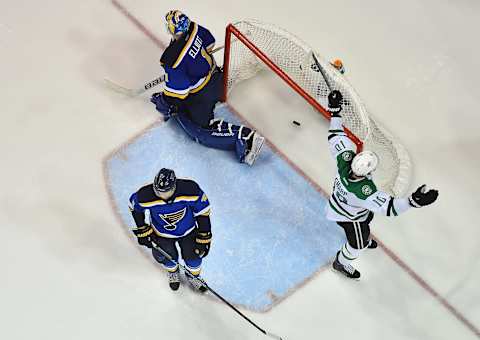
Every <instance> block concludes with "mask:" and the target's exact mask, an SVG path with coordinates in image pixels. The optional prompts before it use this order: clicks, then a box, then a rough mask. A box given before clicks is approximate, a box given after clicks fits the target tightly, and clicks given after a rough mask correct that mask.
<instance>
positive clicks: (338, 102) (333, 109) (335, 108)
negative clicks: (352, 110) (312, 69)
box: [328, 90, 343, 117]
mask: <svg viewBox="0 0 480 340" xmlns="http://www.w3.org/2000/svg"><path fill="white" fill-rule="evenodd" d="M342 99H343V96H342V93H341V92H340V91H338V90H333V91H332V92H330V93H329V94H328V112H330V114H331V115H332V117H340V111H342Z"/></svg>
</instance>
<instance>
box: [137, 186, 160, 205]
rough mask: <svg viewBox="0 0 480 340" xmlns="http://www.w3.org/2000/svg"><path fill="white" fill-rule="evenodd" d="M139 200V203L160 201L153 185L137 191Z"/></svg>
mask: <svg viewBox="0 0 480 340" xmlns="http://www.w3.org/2000/svg"><path fill="white" fill-rule="evenodd" d="M137 198H138V202H139V203H145V202H152V201H156V200H158V197H157V196H156V195H155V192H154V191H153V185H152V184H148V185H145V186H143V187H141V188H140V190H138V191H137Z"/></svg>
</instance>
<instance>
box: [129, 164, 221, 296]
mask: <svg viewBox="0 0 480 340" xmlns="http://www.w3.org/2000/svg"><path fill="white" fill-rule="evenodd" d="M129 208H130V211H131V213H132V216H133V219H134V220H135V224H136V228H134V229H133V233H134V234H135V236H136V237H137V240H138V243H139V244H140V245H142V246H145V247H148V248H152V255H153V257H154V258H155V260H157V261H158V262H159V263H161V264H162V266H163V267H164V268H165V269H166V270H167V272H168V279H169V285H170V288H171V289H172V290H177V289H178V288H179V286H180V275H179V266H178V259H179V255H178V251H177V248H176V246H175V244H176V243H178V245H179V247H180V250H181V252H182V258H183V260H184V262H185V267H186V268H187V269H188V270H189V271H190V272H191V273H192V274H193V276H192V275H189V274H188V273H186V275H187V279H188V281H189V282H190V284H191V285H192V286H193V287H194V288H195V289H197V290H199V291H201V292H204V291H206V287H205V286H204V285H202V283H201V282H200V281H199V280H198V279H197V278H198V277H199V275H200V268H201V265H202V259H203V258H204V257H205V256H207V255H208V252H209V250H210V243H211V240H212V231H211V225H210V217H209V216H210V203H209V201H208V198H207V196H206V195H205V193H204V192H203V191H202V189H200V187H199V186H198V184H197V183H195V182H194V181H192V180H187V179H177V178H176V175H175V172H174V171H173V170H170V169H165V168H163V169H161V170H160V171H159V172H158V174H157V175H156V176H155V179H154V181H153V183H151V184H148V185H146V186H144V187H142V188H140V190H138V191H137V192H135V193H134V194H133V195H132V196H130V202H129ZM155 247H159V248H161V249H163V250H164V251H165V252H166V253H168V254H169V255H170V256H171V257H172V258H173V259H174V260H175V261H176V262H177V263H173V262H172V261H170V260H168V259H167V258H165V256H163V255H162V254H161V252H159V251H158V250H157V249H155Z"/></svg>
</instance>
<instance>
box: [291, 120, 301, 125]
mask: <svg viewBox="0 0 480 340" xmlns="http://www.w3.org/2000/svg"><path fill="white" fill-rule="evenodd" d="M292 124H293V125H296V126H300V125H301V124H300V122H297V121H296V120H292Z"/></svg>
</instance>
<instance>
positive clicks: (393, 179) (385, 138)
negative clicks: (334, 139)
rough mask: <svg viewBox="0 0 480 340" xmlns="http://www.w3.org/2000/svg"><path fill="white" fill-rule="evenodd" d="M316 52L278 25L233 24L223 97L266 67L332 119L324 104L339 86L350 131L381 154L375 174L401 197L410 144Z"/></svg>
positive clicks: (382, 185) (226, 54) (359, 146)
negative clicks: (389, 128) (373, 113)
mask: <svg viewBox="0 0 480 340" xmlns="http://www.w3.org/2000/svg"><path fill="white" fill-rule="evenodd" d="M313 53H314V52H313V49H312V48H310V47H309V46H308V45H307V44H306V43H305V42H303V41H302V40H300V39H299V38H298V37H296V36H295V35H293V34H291V33H289V32H287V31H285V30H283V29H281V28H279V27H277V26H275V25H271V24H267V23H263V22H260V21H256V20H244V21H239V22H237V23H233V24H229V25H228V26H227V28H226V34H225V52H224V63H223V71H224V92H223V101H227V98H228V94H229V92H230V91H231V90H232V89H233V88H234V85H235V84H236V83H238V82H240V81H244V80H246V79H249V78H252V77H254V76H255V75H256V74H257V73H258V72H260V71H262V70H264V69H271V70H272V71H273V72H274V73H275V74H277V75H278V76H279V77H280V78H281V79H282V80H283V81H284V82H286V83H287V84H288V85H289V86H290V87H291V88H292V89H293V90H294V91H296V92H297V93H298V94H300V95H301V96H302V97H303V98H304V99H305V100H306V101H307V102H308V103H309V104H310V105H311V106H312V107H313V108H314V109H315V110H317V111H318V112H319V113H321V114H322V115H323V116H324V117H325V118H326V119H330V114H329V113H328V112H327V111H326V109H325V108H324V105H326V102H327V95H328V93H329V92H330V89H331V88H332V89H338V90H340V91H341V92H342V94H343V96H344V102H345V104H344V109H343V111H342V117H343V120H344V125H345V130H346V132H347V134H348V135H349V137H350V138H351V139H352V140H353V141H354V142H355V144H356V145H357V149H358V151H360V150H361V149H362V148H364V149H368V150H372V151H374V152H376V153H377V155H378V156H379V159H380V163H379V168H378V169H377V171H376V172H375V176H374V179H375V182H376V183H377V184H378V186H379V187H380V188H381V189H383V190H385V191H387V192H389V193H391V194H393V195H395V196H401V195H402V194H404V192H405V190H406V189H407V188H408V185H409V183H410V177H411V163H410V158H409V156H408V153H407V152H406V150H405V148H404V147H403V146H402V145H401V144H400V143H398V141H397V140H396V139H395V138H394V137H393V136H392V135H391V134H390V133H388V132H387V131H386V130H385V129H384V128H383V127H382V126H381V125H380V124H379V123H378V122H377V121H375V120H374V119H373V118H372V116H371V115H370V114H368V112H367V111H366V108H365V106H364V104H363V102H362V101H361V99H360V97H359V96H358V94H357V93H356V91H355V90H354V89H353V87H352V86H351V85H350V84H349V83H348V81H347V80H346V78H345V77H344V76H343V75H342V74H340V72H338V70H336V69H335V68H334V67H333V66H332V65H331V64H330V63H329V62H327V61H326V60H325V59H324V58H323V57H322V56H321V55H320V54H318V53H316V52H315V58H316V59H317V60H318V63H319V64H320V65H321V66H320V67H321V68H322V70H319V69H318V67H317V66H316V63H315V62H314V60H313V57H312V54H313ZM326 78H328V79H326ZM322 103H323V105H322Z"/></svg>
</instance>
